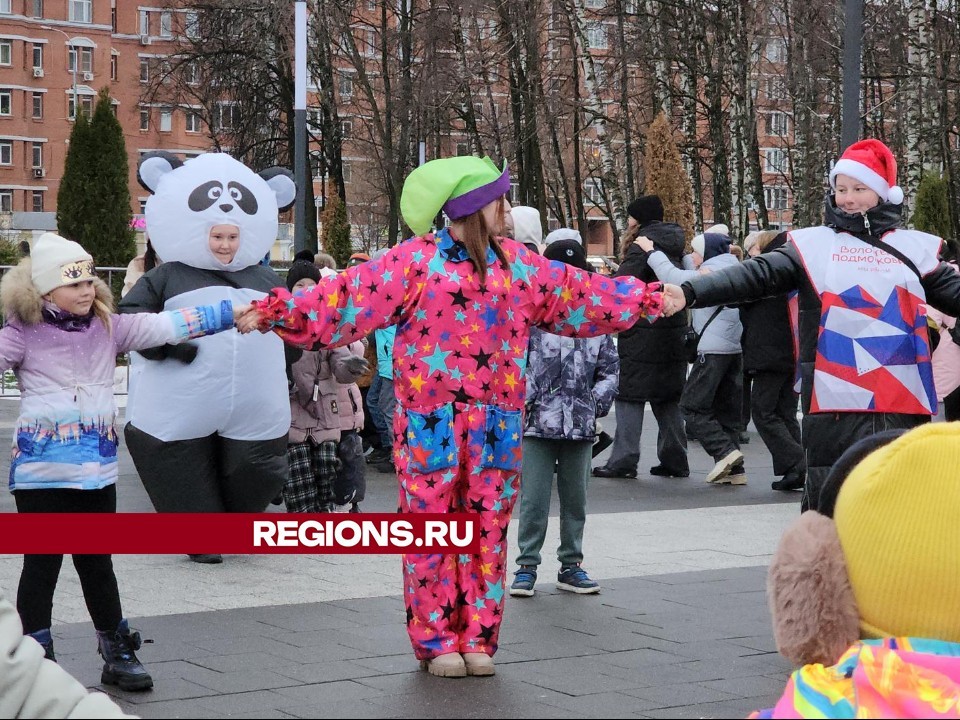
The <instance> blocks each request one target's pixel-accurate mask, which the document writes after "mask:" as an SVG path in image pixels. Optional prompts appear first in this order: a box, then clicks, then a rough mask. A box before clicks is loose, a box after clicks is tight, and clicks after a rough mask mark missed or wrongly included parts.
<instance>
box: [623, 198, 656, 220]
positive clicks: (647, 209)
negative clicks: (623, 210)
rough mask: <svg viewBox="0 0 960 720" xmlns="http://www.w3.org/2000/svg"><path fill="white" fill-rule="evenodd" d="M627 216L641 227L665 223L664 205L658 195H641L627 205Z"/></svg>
mask: <svg viewBox="0 0 960 720" xmlns="http://www.w3.org/2000/svg"><path fill="white" fill-rule="evenodd" d="M627 214H629V215H630V217H632V218H633V219H634V220H636V221H637V222H638V223H639V224H640V227H643V226H644V225H648V224H650V223H652V222H663V203H662V202H661V201H660V198H659V197H658V196H657V195H641V196H640V197H638V198H637V199H636V200H634V201H633V202H632V203H630V204H629V205H627Z"/></svg>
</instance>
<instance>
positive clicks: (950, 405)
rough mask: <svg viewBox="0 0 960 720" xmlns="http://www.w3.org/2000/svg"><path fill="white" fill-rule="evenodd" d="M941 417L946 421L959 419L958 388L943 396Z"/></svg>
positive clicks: (959, 400) (959, 394)
mask: <svg viewBox="0 0 960 720" xmlns="http://www.w3.org/2000/svg"><path fill="white" fill-rule="evenodd" d="M943 417H944V419H945V420H946V421H947V422H953V421H954V420H960V388H957V389H956V390H954V391H953V392H952V393H950V394H949V395H947V396H946V397H945V398H943Z"/></svg>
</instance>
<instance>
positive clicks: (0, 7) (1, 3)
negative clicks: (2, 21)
mask: <svg viewBox="0 0 960 720" xmlns="http://www.w3.org/2000/svg"><path fill="white" fill-rule="evenodd" d="M12 12H13V8H11V7H10V0H0V13H3V14H4V15H10V14H11V13H12Z"/></svg>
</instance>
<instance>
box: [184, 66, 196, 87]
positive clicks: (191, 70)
mask: <svg viewBox="0 0 960 720" xmlns="http://www.w3.org/2000/svg"><path fill="white" fill-rule="evenodd" d="M183 79H184V81H185V82H186V83H187V85H196V84H197V83H199V82H200V71H199V70H197V64H196V63H192V62H191V63H184V64H183Z"/></svg>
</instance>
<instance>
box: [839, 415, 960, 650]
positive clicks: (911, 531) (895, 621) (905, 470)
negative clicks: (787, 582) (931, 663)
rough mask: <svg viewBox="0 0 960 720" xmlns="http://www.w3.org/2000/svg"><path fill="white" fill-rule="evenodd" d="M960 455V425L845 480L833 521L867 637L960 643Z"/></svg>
mask: <svg viewBox="0 0 960 720" xmlns="http://www.w3.org/2000/svg"><path fill="white" fill-rule="evenodd" d="M874 444H876V443H874ZM851 450H853V448H851ZM958 454H960V424H958V423H930V424H927V425H923V426H920V427H919V428H916V429H914V430H911V431H910V432H908V433H905V434H903V435H902V436H900V437H899V438H897V439H895V440H893V441H892V442H889V443H888V444H886V445H884V446H883V447H880V448H879V449H875V450H873V452H871V453H870V454H868V455H867V456H866V457H865V459H863V460H862V461H861V462H859V464H857V465H856V466H855V467H854V468H853V469H852V471H851V472H850V473H849V475H847V476H846V478H845V479H844V480H843V484H842V486H841V487H840V488H839V492H838V494H837V497H836V505H835V507H834V509H833V519H834V523H835V524H836V529H837V535H838V536H839V539H840V545H841V546H842V548H843V556H844V560H845V562H846V566H847V572H848V575H849V578H850V585H851V587H852V589H853V594H854V596H855V597H856V602H857V608H858V610H859V615H860V629H861V633H862V634H863V635H864V636H865V637H903V636H911V637H921V638H935V639H938V640H946V641H949V642H960V613H958V612H957V608H958V607H960V556H958V555H957V548H958V547H960V522H957V508H958V507H960V483H958V482H957V473H956V469H955V465H956V459H955V458H956V457H957V455H958ZM827 482H828V484H829V482H830V481H829V479H828V481H827ZM825 489H826V486H825Z"/></svg>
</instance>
